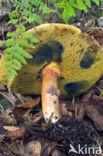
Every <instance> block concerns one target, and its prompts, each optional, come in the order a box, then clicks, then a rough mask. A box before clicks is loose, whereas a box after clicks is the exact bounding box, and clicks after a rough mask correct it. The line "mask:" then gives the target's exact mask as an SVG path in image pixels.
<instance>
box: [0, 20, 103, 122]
mask: <svg viewBox="0 0 103 156" xmlns="http://www.w3.org/2000/svg"><path fill="white" fill-rule="evenodd" d="M28 32H29V33H31V34H33V35H35V36H36V37H37V38H38V39H39V43H38V44H37V45H36V48H32V49H29V50H28V52H29V53H31V54H32V56H33V58H32V59H30V60H27V62H28V64H27V65H23V67H22V69H21V70H20V71H19V72H18V76H17V77H16V78H15V80H14V82H13V84H12V89H13V90H15V91H17V92H19V93H22V94H40V93H41V89H42V107H43V115H44V118H45V120H46V121H47V122H48V121H49V120H51V122H52V123H55V122H56V121H57V120H58V119H59V118H60V117H61V112H60V106H59V94H61V97H73V96H77V95H79V94H81V93H83V92H84V91H86V90H88V89H89V88H90V87H91V86H92V85H93V84H95V83H96V81H97V80H98V79H99V78H100V76H101V75H102V73H103V49H102V48H101V47H100V45H99V44H98V43H97V42H96V41H94V40H93V39H92V38H90V37H89V36H88V35H87V34H85V33H82V32H81V30H80V29H78V28H76V27H75V26H71V25H66V24H56V23H53V24H43V25H40V26H37V27H36V28H33V29H31V30H29V31H28ZM4 60H5V56H2V58H1V61H0V67H1V64H2V62H4ZM5 80H6V76H5V71H4V70H1V73H0V82H2V83H4V84H5V83H6V81H5ZM58 88H59V90H58Z"/></svg>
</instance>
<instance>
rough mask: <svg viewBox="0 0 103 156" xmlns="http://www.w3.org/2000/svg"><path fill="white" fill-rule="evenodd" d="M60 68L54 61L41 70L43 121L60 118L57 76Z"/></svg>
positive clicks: (54, 120) (53, 120) (55, 120)
mask: <svg viewBox="0 0 103 156" xmlns="http://www.w3.org/2000/svg"><path fill="white" fill-rule="evenodd" d="M59 76H60V69H59V66H58V65H57V64H56V63H54V62H53V63H50V64H49V65H48V66H47V67H46V68H45V69H44V70H43V71H42V110H43V115H44V118H45V121H46V122H48V121H51V122H52V123H55V122H57V121H58V119H60V117H61V113H60V105H59V93H60V91H59V90H58V87H57V86H58V78H59Z"/></svg>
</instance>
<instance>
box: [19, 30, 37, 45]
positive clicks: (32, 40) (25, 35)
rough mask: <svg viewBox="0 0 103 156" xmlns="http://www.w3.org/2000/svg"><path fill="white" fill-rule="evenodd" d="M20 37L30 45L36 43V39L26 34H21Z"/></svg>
mask: <svg viewBox="0 0 103 156" xmlns="http://www.w3.org/2000/svg"><path fill="white" fill-rule="evenodd" d="M21 36H22V38H24V39H27V40H29V41H31V42H32V43H38V39H37V38H36V37H35V36H33V35H32V34H30V33H28V32H24V33H23V34H21Z"/></svg>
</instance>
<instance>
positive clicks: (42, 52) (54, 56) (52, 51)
mask: <svg viewBox="0 0 103 156" xmlns="http://www.w3.org/2000/svg"><path fill="white" fill-rule="evenodd" d="M63 50H64V48H63V45H62V44H61V43H60V42H58V41H48V43H44V44H42V45H41V46H40V47H38V48H37V50H36V52H35V53H34V54H32V56H33V58H32V59H30V60H29V62H28V63H30V64H35V65H41V64H43V63H45V62H48V61H51V60H54V61H56V62H61V61H62V58H61V54H62V53H63Z"/></svg>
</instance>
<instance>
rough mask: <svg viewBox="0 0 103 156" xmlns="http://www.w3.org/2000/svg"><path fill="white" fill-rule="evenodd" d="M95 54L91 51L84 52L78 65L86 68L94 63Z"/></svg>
mask: <svg viewBox="0 0 103 156" xmlns="http://www.w3.org/2000/svg"><path fill="white" fill-rule="evenodd" d="M95 59H96V56H95V54H93V53H89V52H86V53H85V54H84V56H83V58H82V60H81V61H80V67H81V68H83V69H88V68H90V67H91V65H92V64H94V63H95Z"/></svg>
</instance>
